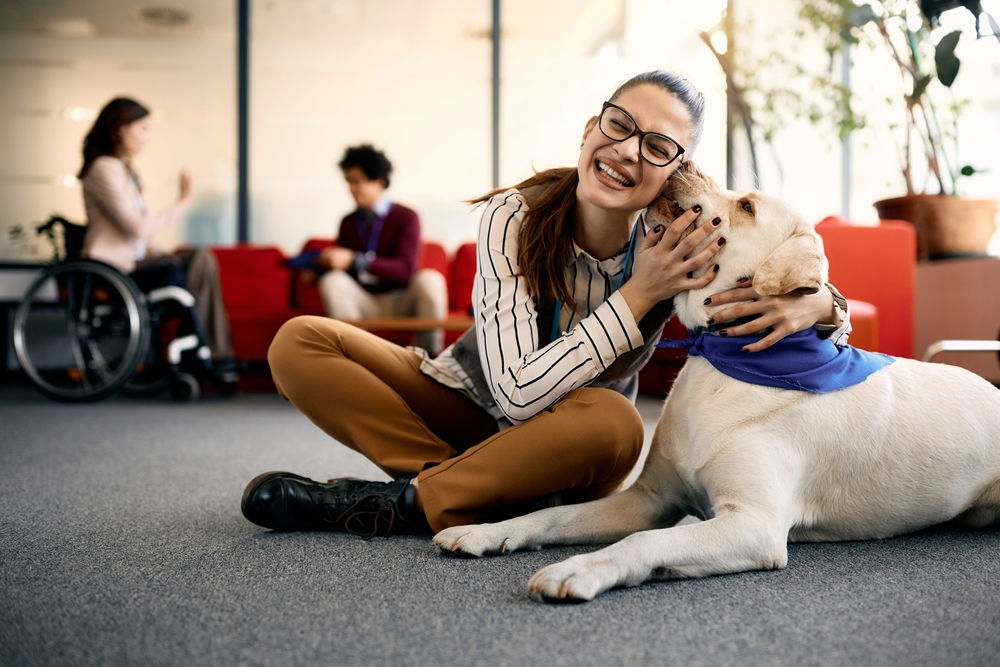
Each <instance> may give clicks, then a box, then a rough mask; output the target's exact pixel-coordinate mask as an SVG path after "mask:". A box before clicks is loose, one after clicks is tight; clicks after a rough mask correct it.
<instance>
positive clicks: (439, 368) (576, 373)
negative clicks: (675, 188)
mask: <svg viewBox="0 0 1000 667" xmlns="http://www.w3.org/2000/svg"><path fill="white" fill-rule="evenodd" d="M526 211H527V204H526V203H525V200H524V196H523V195H522V194H521V193H520V192H519V191H518V190H516V189H514V190H508V191H507V192H504V193H502V194H499V195H496V196H494V197H493V198H491V199H490V200H489V201H488V202H487V205H486V208H485V210H484V211H483V216H482V220H481V222H480V224H479V234H478V239H477V267H476V272H477V275H476V283H475V288H474V291H473V311H474V316H475V323H476V324H475V326H476V327H477V332H476V333H477V338H478V342H479V356H480V359H481V360H482V362H483V370H484V372H485V375H486V380H487V382H488V383H489V386H490V391H491V392H492V396H477V395H476V392H475V390H474V388H473V384H472V382H471V381H470V379H469V378H468V376H467V375H466V374H465V372H464V371H463V370H462V369H461V367H460V366H459V364H458V362H457V361H456V360H455V358H454V357H453V356H452V354H451V348H448V349H446V350H445V351H444V352H442V353H441V355H440V356H438V357H437V358H436V359H425V360H424V362H423V364H422V365H421V370H422V371H423V372H424V373H426V374H427V375H429V376H431V377H433V378H434V379H436V380H437V381H438V382H441V383H442V384H444V385H446V386H449V387H453V388H455V389H458V390H460V391H463V392H464V393H466V394H467V395H468V396H470V397H471V398H472V399H473V400H474V401H476V402H477V403H478V404H479V405H481V406H482V407H483V408H484V409H486V410H487V411H488V412H489V413H490V414H491V415H493V416H494V417H495V418H497V419H503V418H505V419H508V420H510V421H511V422H512V423H515V424H518V423H522V422H524V421H526V420H528V419H531V418H532V417H534V416H535V415H537V414H538V413H540V412H542V411H543V410H545V409H546V408H548V407H550V406H551V405H552V404H554V403H555V402H557V401H558V400H559V399H561V398H562V397H563V396H565V395H566V394H567V393H568V392H569V391H571V390H573V389H576V388H578V387H582V386H584V385H586V384H588V383H589V382H590V381H591V380H593V379H594V378H595V377H597V376H598V375H600V374H601V372H602V371H603V370H604V369H605V368H607V367H608V366H609V365H610V364H611V363H612V362H614V361H615V359H617V358H618V356H619V355H620V354H622V353H624V352H628V351H629V350H632V349H634V348H636V347H640V346H641V345H642V344H643V338H642V334H641V333H640V331H639V327H638V325H637V324H636V321H635V318H634V317H633V316H632V311H631V310H629V308H628V306H627V305H626V303H625V300H624V298H623V297H622V296H621V294H620V293H619V292H618V287H619V286H620V285H621V278H622V274H623V272H624V271H625V270H626V267H625V259H626V255H627V253H626V252H625V250H626V249H625V248H623V249H622V251H621V252H620V253H618V254H617V255H615V256H614V257H610V258H608V259H604V260H597V259H595V258H594V257H592V256H591V255H589V254H588V253H587V252H585V251H584V250H582V249H581V248H579V247H578V246H576V245H575V244H574V250H575V252H574V255H573V257H572V259H571V260H570V261H569V263H568V264H567V267H566V271H567V278H568V279H569V283H570V287H571V290H572V293H573V297H574V300H575V302H576V312H574V309H573V308H571V307H569V305H568V304H567V305H566V306H565V307H563V308H562V309H561V312H560V318H559V331H560V332H563V333H562V335H560V336H558V337H557V338H555V340H553V341H552V342H550V343H549V344H548V345H546V346H545V347H542V348H541V349H539V340H538V326H537V323H536V318H537V310H536V303H535V300H534V299H533V298H532V297H531V296H530V295H529V294H528V290H527V288H526V286H525V282H524V279H523V278H522V277H521V276H520V275H519V274H520V273H521V270H520V267H519V266H518V263H517V239H518V231H519V230H520V227H521V224H522V222H523V221H524V217H525V213H526ZM636 224H638V225H639V229H638V238H637V239H636V243H637V244H639V243H641V239H642V237H644V236H645V235H646V231H647V230H646V228H645V224H644V223H643V221H642V218H641V217H640V219H639V220H638V222H637V223H636Z"/></svg>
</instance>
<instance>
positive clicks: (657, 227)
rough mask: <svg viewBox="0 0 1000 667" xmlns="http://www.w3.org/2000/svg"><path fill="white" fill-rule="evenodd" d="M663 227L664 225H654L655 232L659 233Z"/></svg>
mask: <svg viewBox="0 0 1000 667" xmlns="http://www.w3.org/2000/svg"><path fill="white" fill-rule="evenodd" d="M662 229H663V225H657V226H656V227H653V232H654V233H656V234H659V233H660V231H661V230H662Z"/></svg>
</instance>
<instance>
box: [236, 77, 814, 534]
mask: <svg viewBox="0 0 1000 667" xmlns="http://www.w3.org/2000/svg"><path fill="white" fill-rule="evenodd" d="M703 106H704V102H703V98H702V96H701V94H700V93H699V92H698V91H697V90H696V89H695V88H694V86H693V85H692V84H691V83H690V82H688V81H687V80H686V79H684V78H683V77H680V76H678V75H676V74H672V73H669V72H662V71H654V72H647V73H645V74H640V75H638V76H636V77H633V78H632V79H630V80H628V81H627V82H625V83H624V84H623V85H622V86H620V87H619V88H618V90H616V91H615V93H614V94H613V95H612V96H611V98H610V100H609V102H608V103H606V104H605V105H604V107H603V108H602V109H601V111H600V113H599V115H596V116H592V117H591V118H590V119H588V120H587V121H586V122H585V124H584V127H583V142H582V146H581V150H580V156H579V159H578V161H577V166H576V168H563V169H553V170H549V171H545V172H541V173H538V174H536V175H535V176H533V177H531V178H529V179H527V180H526V181H523V182H521V183H520V184H518V185H517V186H516V187H514V188H510V189H506V190H497V191H494V192H491V193H489V194H487V195H485V196H483V197H480V198H479V199H477V200H476V201H477V202H481V203H485V207H484V210H483V213H482V218H481V221H480V225H479V233H478V243H477V247H478V262H477V267H478V268H477V271H478V274H477V277H476V282H475V288H474V297H473V309H474V315H475V325H474V326H473V328H472V329H470V330H469V331H467V332H466V333H465V334H464V335H463V336H462V337H461V338H460V339H459V340H458V342H456V343H455V344H454V345H453V346H452V347H450V348H448V349H446V350H445V351H444V352H443V353H442V354H441V355H440V356H438V357H437V358H436V359H430V358H426V356H422V355H419V354H418V353H416V352H414V351H413V350H411V349H404V348H401V347H398V346H396V345H394V344H392V343H389V342H387V341H384V340H381V339H378V338H375V337H374V336H371V335H370V334H367V333H365V332H364V331H360V330H358V329H355V328H354V327H351V326H350V325H348V324H345V323H343V322H338V321H335V320H328V319H323V318H310V317H303V318H296V319H294V320H292V321H290V322H288V323H287V324H286V325H285V326H284V327H283V328H282V329H281V331H279V332H278V335H277V336H276V337H275V340H274V343H273V344H272V346H271V350H270V353H269V362H270V364H271V369H272V372H273V374H274V378H275V383H276V384H277V386H278V387H279V389H280V391H281V392H282V393H283V394H284V395H285V396H286V397H287V398H288V399H289V400H291V401H292V403H294V404H295V405H296V406H297V407H298V408H299V409H300V410H302V412H304V413H305V414H306V415H307V416H308V417H309V418H310V419H311V420H312V421H313V422H314V423H316V424H317V425H319V426H320V427H321V428H322V429H324V430H325V431H326V432H327V433H329V434H330V435H331V436H332V437H333V438H335V439H336V440H338V441H339V442H342V443H345V444H347V445H348V446H349V447H352V448H354V449H356V450H357V451H359V452H361V453H363V454H364V455H365V456H367V457H369V458H370V459H371V460H372V461H374V462H375V463H376V464H377V465H378V466H379V467H381V468H382V469H383V470H385V471H386V472H387V473H389V474H390V475H391V476H392V477H394V478H395V480H394V481H393V482H389V483H385V484H382V483H373V482H363V481H358V480H350V479H335V480H331V481H330V482H327V483H319V482H314V481H312V480H309V479H306V478H303V477H301V476H298V475H293V474H291V473H283V472H273V473H265V474H263V475H261V476H258V477H257V478H256V479H254V480H253V481H251V482H250V484H249V485H248V486H247V489H246V491H245V493H244V496H243V511H244V514H245V516H246V517H247V518H248V519H250V520H251V521H253V522H255V523H257V524H259V525H262V526H265V527H268V528H272V529H276V530H294V529H335V530H347V531H351V532H359V533H363V534H365V535H375V534H390V533H394V532H399V531H401V530H413V529H426V527H428V526H429V527H430V528H431V529H433V530H441V529H442V528H445V527H448V526H454V525H459V524H466V523H472V522H476V521H483V520H490V519H495V518H498V517H503V516H511V515H515V514H519V513H523V512H524V511H526V510H529V509H532V508H536V507H540V506H543V505H546V504H552V503H558V502H565V501H579V500H586V499H592V498H597V497H601V496H605V495H607V494H609V493H611V492H613V491H615V490H616V489H617V488H618V487H619V486H620V485H621V484H622V482H623V480H624V479H625V478H626V476H627V475H628V474H629V472H630V471H631V470H632V468H633V466H634V465H635V463H636V461H637V459H638V457H639V453H640V451H641V448H642V442H643V432H642V421H641V419H640V418H639V414H638V412H637V411H636V409H635V407H634V405H633V402H632V401H633V400H634V398H635V393H636V384H637V383H636V374H637V372H638V371H639V369H640V368H642V366H643V365H644V364H645V363H646V361H648V359H649V356H650V354H651V353H652V350H653V347H654V345H655V344H656V342H657V341H658V340H659V339H660V335H661V331H662V329H663V324H664V322H665V321H666V319H667V318H668V317H669V316H670V314H671V312H672V298H673V297H674V295H676V294H678V293H679V292H681V291H683V290H688V289H701V288H705V287H707V286H709V284H710V283H711V282H712V280H713V278H714V277H715V275H716V272H717V271H718V265H716V264H715V263H714V262H715V260H714V258H715V256H716V254H717V253H718V252H719V250H720V249H721V248H722V247H723V245H724V244H725V239H724V237H720V238H718V239H715V238H714V237H712V238H711V240H710V237H711V236H712V234H714V233H715V232H717V231H718V230H719V226H718V222H716V221H717V220H718V219H717V218H716V219H715V220H712V221H710V222H708V224H701V225H698V224H696V222H697V221H699V220H700V218H701V214H702V210H701V206H698V205H694V206H692V207H691V209H690V210H688V211H682V212H680V214H679V215H678V216H677V218H676V220H674V222H673V223H671V224H670V225H669V226H668V227H665V226H663V225H657V226H656V227H653V228H652V229H649V228H647V226H646V224H645V222H644V212H645V210H646V207H648V206H649V205H650V204H651V203H652V202H653V201H654V200H655V199H656V198H657V197H658V196H660V195H661V194H662V193H663V191H664V188H665V187H666V184H667V181H668V179H669V178H670V176H671V174H673V173H674V172H675V171H676V170H677V168H678V166H679V165H681V164H682V163H683V160H684V158H686V157H687V156H688V155H689V153H692V152H693V151H694V149H695V147H696V146H697V144H698V139H699V138H700V134H701V127H702V117H703ZM684 148H686V150H684ZM756 297H757V295H756V293H754V292H753V290H752V289H751V288H743V289H734V290H729V291H728V292H726V293H724V294H721V295H715V296H713V297H712V298H713V299H716V301H715V303H716V304H717V305H718V304H726V303H729V302H733V301H746V300H748V299H751V298H756ZM754 307H755V308H757V312H759V313H761V319H763V320H765V321H766V322H767V324H765V325H763V326H760V327H756V328H754V327H753V326H750V325H744V326H743V327H732V328H731V329H729V330H727V329H723V330H722V333H723V334H724V333H726V332H727V331H735V332H745V333H752V332H753V331H756V330H757V329H759V328H764V327H766V326H768V325H770V326H771V327H772V328H773V329H775V330H776V331H777V332H778V334H777V338H781V337H783V336H784V335H787V334H789V333H791V332H792V331H795V330H801V329H805V328H808V327H810V326H813V325H814V324H815V323H816V322H817V321H819V320H821V319H828V318H832V317H833V308H832V299H831V297H830V292H829V291H828V290H827V289H826V288H825V287H824V288H822V289H820V290H819V292H817V294H816V295H814V296H804V297H799V298H791V299H784V300H777V299H767V298H761V299H759V304H757V305H755V306H754ZM723 312H724V311H723ZM748 326H749V329H748V328H747V327H748ZM831 328H832V327H831ZM766 340H767V339H764V340H762V342H761V343H760V345H762V346H765V347H766V346H767V345H768V344H770V343H768V342H766ZM374 415H377V416H378V418H377V419H373V418H372V416H374Z"/></svg>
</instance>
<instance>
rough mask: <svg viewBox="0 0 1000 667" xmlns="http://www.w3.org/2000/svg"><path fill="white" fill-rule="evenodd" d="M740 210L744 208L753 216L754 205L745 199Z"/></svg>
mask: <svg viewBox="0 0 1000 667" xmlns="http://www.w3.org/2000/svg"><path fill="white" fill-rule="evenodd" d="M740 208H742V209H743V210H744V211H746V212H747V213H750V214H751V215H753V205H751V204H750V202H749V200H746V199H744V200H743V201H741V202H740Z"/></svg>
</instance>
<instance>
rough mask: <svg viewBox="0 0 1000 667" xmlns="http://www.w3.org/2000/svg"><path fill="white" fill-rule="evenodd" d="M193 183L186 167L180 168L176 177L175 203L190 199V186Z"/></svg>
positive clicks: (186, 201) (183, 202)
mask: <svg viewBox="0 0 1000 667" xmlns="http://www.w3.org/2000/svg"><path fill="white" fill-rule="evenodd" d="M193 184H194V181H193V179H192V178H191V172H190V171H188V170H187V169H181V173H180V176H179V177H178V179H177V203H179V204H187V203H188V202H190V201H191V188H192V186H193Z"/></svg>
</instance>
